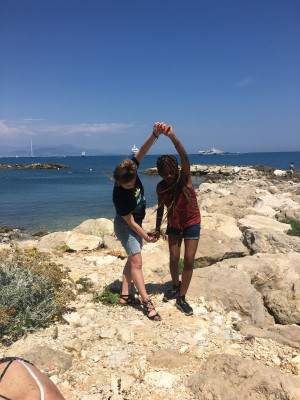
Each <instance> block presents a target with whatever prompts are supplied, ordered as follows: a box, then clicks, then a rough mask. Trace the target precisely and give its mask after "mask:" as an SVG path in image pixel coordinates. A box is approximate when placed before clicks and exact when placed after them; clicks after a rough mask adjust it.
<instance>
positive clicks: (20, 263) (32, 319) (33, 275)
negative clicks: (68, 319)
mask: <svg viewBox="0 0 300 400" xmlns="http://www.w3.org/2000/svg"><path fill="white" fill-rule="evenodd" d="M0 288H1V289H0V338H3V337H4V336H8V337H10V338H12V339H14V340H15V339H17V338H18V337H19V336H22V335H23V336H26V335H27V333H29V332H33V331H35V330H37V329H40V328H46V327H47V326H49V325H50V324H51V323H53V322H54V321H56V320H57V319H59V318H60V316H61V315H62V314H63V313H64V311H65V310H66V307H67V302H68V301H69V300H70V299H72V298H74V294H73V292H72V288H73V287H72V286H71V283H69V280H68V271H67V269H66V268H64V267H63V266H62V265H60V264H59V265H57V264H55V263H54V262H52V261H51V260H50V257H49V256H48V255H47V254H46V253H42V252H39V251H37V249H36V248H31V249H26V250H20V249H18V248H13V249H3V250H2V251H1V252H0Z"/></svg>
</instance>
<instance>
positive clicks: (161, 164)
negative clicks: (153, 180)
mask: <svg viewBox="0 0 300 400" xmlns="http://www.w3.org/2000/svg"><path fill="white" fill-rule="evenodd" d="M156 167H157V172H158V173H159V174H162V173H163V170H164V168H165V167H169V168H170V169H172V170H173V171H174V172H175V182H174V183H173V184H172V185H171V186H170V187H168V188H167V189H165V190H164V191H162V192H161V193H163V192H166V193H169V194H171V196H172V200H171V204H170V206H169V207H168V209H167V216H170V215H172V214H173V213H174V209H175V203H176V200H177V198H178V196H179V194H180V193H181V192H182V193H183V195H184V197H185V198H186V199H187V201H188V202H189V204H191V203H192V199H191V196H190V194H189V192H188V190H187V188H186V184H185V182H184V180H183V179H182V176H181V169H180V168H179V165H178V160H177V158H176V157H175V156H173V155H172V154H167V155H163V156H160V157H159V158H158V159H157V161H156Z"/></svg>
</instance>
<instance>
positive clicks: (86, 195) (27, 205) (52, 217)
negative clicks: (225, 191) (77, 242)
mask: <svg viewBox="0 0 300 400" xmlns="http://www.w3.org/2000/svg"><path fill="white" fill-rule="evenodd" d="M157 157H158V156H157V155H148V156H146V157H145V158H144V160H143V161H142V163H141V165H140V168H139V171H142V170H144V169H147V168H150V167H152V166H154V165H155V164H156V159H157ZM124 158H128V156H124V155H119V156H116V155H115V156H86V157H51V158H47V157H41V158H39V157H35V158H34V163H59V164H64V165H67V166H68V167H69V168H66V169H62V168H60V169H51V170H16V169H10V170H7V169H0V225H1V226H6V227H19V228H25V229H26V230H27V231H28V232H31V233H32V232H35V231H39V230H48V231H52V232H55V231H67V230H71V229H73V228H74V227H76V226H77V225H79V224H80V223H81V222H83V221H85V220H87V219H90V218H109V219H112V218H114V215H115V210H114V205H113V202H112V191H113V181H112V180H111V177H112V174H113V170H114V168H115V166H116V165H117V164H119V163H120V162H121V161H122V160H123V159H124ZM189 159H190V162H191V164H208V165H213V164H224V165H234V166H236V165H239V166H242V165H243V166H250V165H264V166H271V167H275V168H280V169H284V170H287V169H288V167H289V165H290V163H291V162H292V161H294V164H295V168H296V169H297V167H299V166H300V152H277V153H271V152H268V153H238V154H223V155H199V154H190V155H189ZM31 162H32V161H31V158H30V157H24V158H23V157H19V158H16V157H2V158H0V163H2V164H10V165H12V164H28V165H29V164H31ZM140 178H141V180H142V182H143V185H144V188H145V195H146V201H147V207H152V206H154V205H155V204H156V202H157V199H156V192H155V189H156V185H157V183H158V181H159V180H160V178H159V176H153V175H144V174H141V173H140ZM203 180H204V179H203V178H200V177H195V178H193V183H194V185H195V187H197V186H199V185H200V184H201V183H202V182H203Z"/></svg>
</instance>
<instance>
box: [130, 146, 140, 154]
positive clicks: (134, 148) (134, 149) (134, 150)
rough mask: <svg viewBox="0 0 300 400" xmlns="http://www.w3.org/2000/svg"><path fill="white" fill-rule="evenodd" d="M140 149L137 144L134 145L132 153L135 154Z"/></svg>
mask: <svg viewBox="0 0 300 400" xmlns="http://www.w3.org/2000/svg"><path fill="white" fill-rule="evenodd" d="M138 151H139V149H138V148H137V147H136V146H135V144H134V145H133V147H132V148H131V153H132V154H133V155H134V154H136V153H137V152H138Z"/></svg>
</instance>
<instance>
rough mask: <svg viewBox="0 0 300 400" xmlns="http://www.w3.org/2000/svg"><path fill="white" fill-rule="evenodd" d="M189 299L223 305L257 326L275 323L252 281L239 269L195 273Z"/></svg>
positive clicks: (216, 269) (202, 270)
mask: <svg viewBox="0 0 300 400" xmlns="http://www.w3.org/2000/svg"><path fill="white" fill-rule="evenodd" d="M233 283H234V284H233ZM189 296H191V297H192V298H197V297H200V296H203V297H204V298H205V299H206V300H208V301H216V302H221V303H222V305H223V307H224V308H225V310H226V311H228V312H229V311H235V312H237V313H238V314H239V315H241V316H244V317H246V319H248V320H250V321H251V322H252V323H253V324H255V325H258V326H264V325H267V324H270V323H272V322H273V319H272V318H271V317H270V316H269V315H268V312H267V310H266V309H265V307H264V306H263V302H262V298H261V295H260V294H259V293H258V292H257V291H256V289H255V288H254V286H253V285H252V284H251V281H250V277H249V276H247V275H246V274H245V273H244V272H242V271H239V270H237V269H233V268H226V267H219V268H217V267H214V266H211V267H207V268H200V269H197V270H195V272H194V274H193V280H192V282H191V284H190V288H189Z"/></svg>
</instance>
